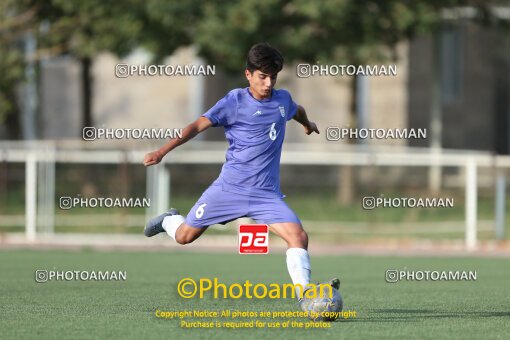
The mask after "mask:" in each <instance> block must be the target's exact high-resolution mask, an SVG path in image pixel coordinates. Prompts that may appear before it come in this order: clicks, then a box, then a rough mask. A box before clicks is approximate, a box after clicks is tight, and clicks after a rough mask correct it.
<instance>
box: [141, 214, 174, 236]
mask: <svg viewBox="0 0 510 340" xmlns="http://www.w3.org/2000/svg"><path fill="white" fill-rule="evenodd" d="M174 215H179V210H177V209H174V208H172V209H170V210H168V211H167V212H166V213H163V214H161V215H159V216H158V217H154V218H153V219H152V220H150V221H149V222H147V225H146V226H145V229H144V231H143V233H144V234H145V236H147V237H152V236H154V235H157V234H159V233H163V232H165V229H163V220H164V219H165V217H167V216H174Z"/></svg>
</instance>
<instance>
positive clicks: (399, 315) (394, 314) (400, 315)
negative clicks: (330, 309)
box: [340, 308, 510, 322]
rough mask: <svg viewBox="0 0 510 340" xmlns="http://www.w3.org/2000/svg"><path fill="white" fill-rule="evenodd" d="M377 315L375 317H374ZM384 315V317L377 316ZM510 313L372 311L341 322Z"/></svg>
mask: <svg viewBox="0 0 510 340" xmlns="http://www.w3.org/2000/svg"><path fill="white" fill-rule="evenodd" d="M374 314H375V315H374ZM377 314H384V315H377ZM509 316H510V311H508V312H488V311H465V312H458V313H453V312H448V311H440V310H431V309H388V308H385V309H372V310H370V311H368V313H366V314H365V315H363V317H358V318H348V319H342V320H340V321H341V322H416V321H423V320H424V319H436V318H437V319H441V318H491V317H509Z"/></svg>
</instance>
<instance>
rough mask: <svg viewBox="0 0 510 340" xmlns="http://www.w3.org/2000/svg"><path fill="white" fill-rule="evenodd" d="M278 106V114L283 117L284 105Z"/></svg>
mask: <svg viewBox="0 0 510 340" xmlns="http://www.w3.org/2000/svg"><path fill="white" fill-rule="evenodd" d="M278 108H279V109H280V114H281V115H282V117H285V106H278Z"/></svg>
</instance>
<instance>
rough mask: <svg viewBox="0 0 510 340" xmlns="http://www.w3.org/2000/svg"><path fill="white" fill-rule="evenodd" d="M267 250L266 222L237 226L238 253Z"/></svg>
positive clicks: (267, 231)
mask: <svg viewBox="0 0 510 340" xmlns="http://www.w3.org/2000/svg"><path fill="white" fill-rule="evenodd" d="M268 252H269V227H268V226H267V224H243V225H240V226H239V254H267V253H268Z"/></svg>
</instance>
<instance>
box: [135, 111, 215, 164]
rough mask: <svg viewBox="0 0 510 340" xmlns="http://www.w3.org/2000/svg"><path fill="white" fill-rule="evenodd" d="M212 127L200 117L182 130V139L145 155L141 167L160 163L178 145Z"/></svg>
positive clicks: (170, 141)
mask: <svg viewBox="0 0 510 340" xmlns="http://www.w3.org/2000/svg"><path fill="white" fill-rule="evenodd" d="M211 126H212V123H211V121H210V120H209V119H207V118H205V117H200V118H198V119H197V120H196V121H194V122H193V123H191V124H189V125H188V126H186V127H185V128H184V130H182V138H172V139H170V140H169V141H168V142H167V143H166V144H165V145H163V146H162V147H161V148H160V149H159V150H156V151H153V152H149V153H148V154H146V155H145V158H144V160H143V165H145V166H150V165H154V164H158V163H159V162H161V160H162V159H163V157H165V155H166V154H167V153H169V152H170V151H172V150H173V149H175V148H176V147H178V146H179V145H182V144H184V143H186V142H187V141H189V140H190V139H192V138H193V137H195V136H196V135H198V134H199V133H200V132H202V131H205V130H207V129H208V128H209V127H211Z"/></svg>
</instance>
